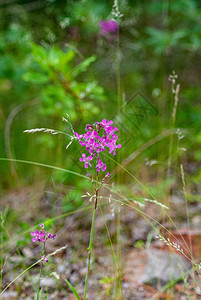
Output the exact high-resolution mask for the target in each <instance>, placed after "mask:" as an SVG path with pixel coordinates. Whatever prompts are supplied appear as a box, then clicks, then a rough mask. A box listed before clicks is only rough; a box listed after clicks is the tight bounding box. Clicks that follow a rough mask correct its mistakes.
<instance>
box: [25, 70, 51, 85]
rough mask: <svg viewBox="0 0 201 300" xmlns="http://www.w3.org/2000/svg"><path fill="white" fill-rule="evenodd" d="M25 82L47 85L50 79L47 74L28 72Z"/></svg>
mask: <svg viewBox="0 0 201 300" xmlns="http://www.w3.org/2000/svg"><path fill="white" fill-rule="evenodd" d="M23 79H24V81H28V82H33V83H46V82H48V77H47V76H46V75H45V74H42V73H39V72H27V73H25V74H24V76H23Z"/></svg>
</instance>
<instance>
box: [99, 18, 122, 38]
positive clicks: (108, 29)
mask: <svg viewBox="0 0 201 300" xmlns="http://www.w3.org/2000/svg"><path fill="white" fill-rule="evenodd" d="M99 25H100V28H101V35H105V34H107V33H116V32H117V30H118V25H117V22H116V21H115V20H104V21H101V22H100V23H99Z"/></svg>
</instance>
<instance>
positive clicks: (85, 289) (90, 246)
mask: <svg viewBox="0 0 201 300" xmlns="http://www.w3.org/2000/svg"><path fill="white" fill-rule="evenodd" d="M97 200H98V191H97V190H96V200H95V207H94V212H93V217H92V223H91V233H90V241H89V248H88V265H87V274H86V278H85V285H84V300H86V295H87V284H88V279H89V272H90V264H91V252H92V246H93V234H94V222H95V215H96V207H97Z"/></svg>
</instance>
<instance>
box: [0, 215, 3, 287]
mask: <svg viewBox="0 0 201 300" xmlns="http://www.w3.org/2000/svg"><path fill="white" fill-rule="evenodd" d="M3 234H4V216H3V213H1V245H2V246H1V277H0V291H1V290H2V279H3V243H4V239H3Z"/></svg>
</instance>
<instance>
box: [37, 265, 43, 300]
mask: <svg viewBox="0 0 201 300" xmlns="http://www.w3.org/2000/svg"><path fill="white" fill-rule="evenodd" d="M42 268H43V265H42V262H40V274H39V279H38V289H37V300H39V299H40V280H41V274H42Z"/></svg>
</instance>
